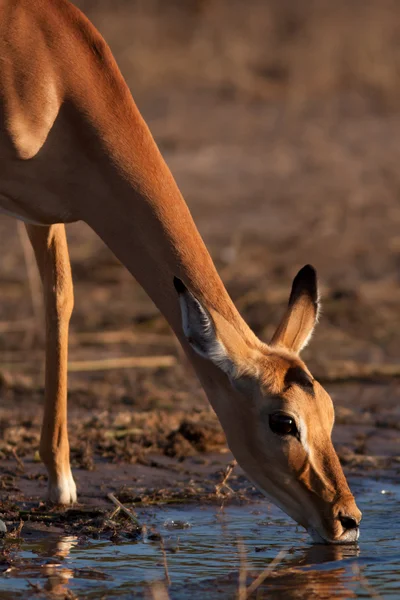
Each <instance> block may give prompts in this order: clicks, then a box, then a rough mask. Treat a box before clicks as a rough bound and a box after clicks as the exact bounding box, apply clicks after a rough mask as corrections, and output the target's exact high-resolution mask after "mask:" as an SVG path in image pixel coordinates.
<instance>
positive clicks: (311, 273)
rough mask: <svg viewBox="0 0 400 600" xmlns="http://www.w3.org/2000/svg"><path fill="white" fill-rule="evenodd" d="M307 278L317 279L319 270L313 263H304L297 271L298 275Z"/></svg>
mask: <svg viewBox="0 0 400 600" xmlns="http://www.w3.org/2000/svg"><path fill="white" fill-rule="evenodd" d="M299 276H300V277H301V278H302V279H303V278H307V279H309V280H312V279H314V280H315V281H316V280H317V271H316V270H315V268H314V267H313V266H312V265H304V267H303V268H302V269H300V271H299V272H298V273H297V277H299Z"/></svg>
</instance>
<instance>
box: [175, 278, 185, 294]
mask: <svg viewBox="0 0 400 600" xmlns="http://www.w3.org/2000/svg"><path fill="white" fill-rule="evenodd" d="M174 287H175V289H176V291H177V292H178V294H184V293H185V292H186V286H185V284H184V283H183V281H182V280H181V279H179V278H178V277H174Z"/></svg>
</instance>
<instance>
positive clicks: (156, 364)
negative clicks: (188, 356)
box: [68, 355, 177, 373]
mask: <svg viewBox="0 0 400 600" xmlns="http://www.w3.org/2000/svg"><path fill="white" fill-rule="evenodd" d="M176 362H177V361H176V358H175V356H170V355H165V356H122V357H120V358H103V359H99V360H81V361H79V360H75V361H71V362H69V363H68V371H69V372H70V373H72V372H75V373H77V372H82V371H108V370H109V369H131V368H134V367H140V368H142V369H143V368H144V369H165V368H168V367H172V366H174V365H175V364H176Z"/></svg>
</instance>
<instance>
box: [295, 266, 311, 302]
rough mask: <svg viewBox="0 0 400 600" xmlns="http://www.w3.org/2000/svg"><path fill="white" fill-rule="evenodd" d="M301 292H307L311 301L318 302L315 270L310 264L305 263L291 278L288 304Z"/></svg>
mask: <svg viewBox="0 0 400 600" xmlns="http://www.w3.org/2000/svg"><path fill="white" fill-rule="evenodd" d="M302 294H308V295H309V296H310V297H311V298H312V300H313V302H314V303H315V304H317V302H318V280H317V271H316V270H315V269H314V267H313V266H312V265H305V266H304V267H303V268H302V269H300V271H299V272H298V273H297V275H296V277H295V278H294V280H293V285H292V293H291V295H290V300H289V304H292V302H294V301H295V300H296V299H297V298H298V297H299V296H301V295H302Z"/></svg>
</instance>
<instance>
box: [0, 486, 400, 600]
mask: <svg viewBox="0 0 400 600" xmlns="http://www.w3.org/2000/svg"><path fill="white" fill-rule="evenodd" d="M352 488H353V490H354V492H355V493H356V496H357V502H358V505H359V507H360V508H361V510H362V512H363V522H362V530H361V537H360V541H359V545H358V546H336V547H332V546H313V545H311V544H310V542H309V538H308V536H307V535H306V534H305V533H303V532H302V530H300V529H298V528H297V527H296V525H295V524H294V523H293V522H292V521H290V520H289V519H288V518H286V516H285V515H283V513H281V512H280V511H279V510H278V509H276V508H274V507H272V506H271V505H269V504H268V503H267V502H265V501H260V502H259V503H253V504H251V505H246V506H228V507H225V508H224V509H223V510H220V509H219V508H218V507H215V506H214V507H210V506H206V507H202V506H187V507H183V508H175V507H173V508H171V507H168V508H159V507H157V508H152V509H142V510H139V511H138V514H139V519H140V521H141V522H142V523H145V524H146V525H147V526H148V527H149V528H150V527H155V528H156V529H157V531H158V532H159V533H160V534H161V535H162V539H163V544H164V548H165V558H164V555H163V552H162V549H161V543H160V540H159V539H155V540H152V539H149V537H150V538H151V537H152V536H151V535H150V536H145V539H143V540H142V539H141V540H139V541H137V542H134V543H133V542H124V543H121V544H112V543H111V542H109V541H98V540H87V539H86V540H84V541H82V540H80V539H79V538H78V537H75V536H69V537H68V536H62V537H60V536H54V535H50V534H49V535H46V536H44V538H43V539H40V540H38V541H35V542H29V543H28V542H26V543H24V544H23V545H22V546H21V549H20V550H19V551H18V554H17V555H16V556H15V558H16V559H18V560H16V562H15V565H16V566H15V568H14V569H11V570H10V569H9V570H8V571H5V572H3V574H2V575H0V598H1V599H5V600H6V599H10V600H11V599H13V600H14V598H29V597H40V595H41V593H43V597H44V595H45V592H47V597H48V594H49V592H51V594H50V595H51V597H53V595H54V597H57V596H58V597H68V596H67V595H66V594H67V592H72V593H73V594H75V595H76V596H77V597H79V598H93V599H94V598H96V599H97V598H101V597H104V598H107V599H108V598H131V597H139V598H142V597H143V598H156V599H158V598H160V600H161V598H167V597H168V596H166V595H164V596H163V595H162V594H163V590H160V589H159V590H158V591H157V590H156V589H155V588H154V582H165V581H166V574H165V573H166V568H165V561H166V563H167V570H168V574H169V577H170V581H171V585H170V587H169V595H170V598H172V599H177V600H178V599H181V598H182V599H183V598H191V599H192V600H196V599H197V598H198V599H200V598H201V599H203V598H215V597H217V598H236V597H237V590H238V573H239V570H240V567H241V565H242V571H243V570H244V565H245V568H246V572H247V582H246V585H247V586H248V585H250V583H251V582H252V581H253V580H254V578H255V576H256V575H257V574H259V573H260V572H262V571H263V570H264V569H265V568H266V567H267V565H268V564H269V563H270V562H271V560H272V559H274V558H275V557H277V555H278V553H280V554H279V557H278V558H279V559H280V562H279V563H278V564H277V565H276V566H275V567H274V570H273V574H272V576H270V577H269V578H268V579H267V580H266V581H265V582H264V584H263V585H262V586H261V587H260V589H259V596H258V597H259V598H267V597H268V598H287V599H291V598H296V599H298V598H301V599H303V598H304V599H307V600H308V599H309V598H318V599H324V598H326V599H331V598H341V599H345V598H385V599H386V598H391V599H394V598H396V599H400V517H399V514H400V510H399V509H400V487H399V486H396V485H394V484H388V483H384V484H383V483H382V482H374V481H365V480H363V481H359V482H357V481H356V482H354V481H353V482H352ZM383 490H384V491H385V493H383ZM149 530H150V529H149ZM241 557H242V558H241ZM0 568H1V566H0ZM152 585H153V587H152ZM163 585H164V584H163ZM70 597H73V596H71V595H70Z"/></svg>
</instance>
